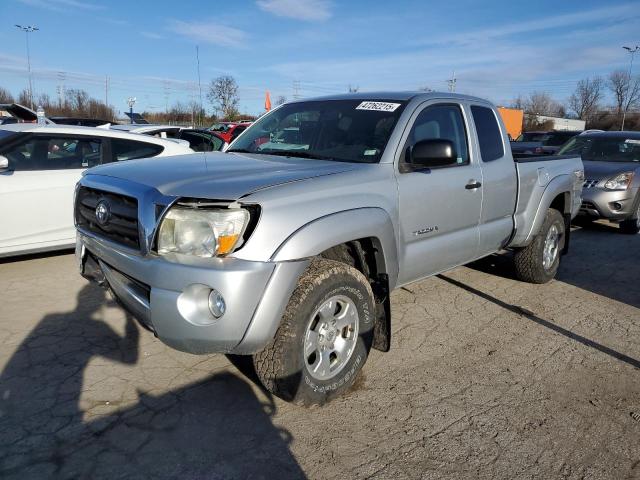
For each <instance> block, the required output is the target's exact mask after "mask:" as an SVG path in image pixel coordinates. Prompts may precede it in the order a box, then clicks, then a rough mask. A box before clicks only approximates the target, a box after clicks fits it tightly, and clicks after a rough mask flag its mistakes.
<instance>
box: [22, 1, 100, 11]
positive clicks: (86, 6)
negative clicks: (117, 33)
mask: <svg viewBox="0 0 640 480" xmlns="http://www.w3.org/2000/svg"><path fill="white" fill-rule="evenodd" d="M19 1H20V2H21V3H24V4H25V5H29V6H30V7H39V8H45V9H47V10H53V11H58V12H60V11H66V10H69V9H78V10H93V11H95V10H104V9H105V7H104V6H103V5H96V4H95V3H91V2H84V1H81V0H19Z"/></svg>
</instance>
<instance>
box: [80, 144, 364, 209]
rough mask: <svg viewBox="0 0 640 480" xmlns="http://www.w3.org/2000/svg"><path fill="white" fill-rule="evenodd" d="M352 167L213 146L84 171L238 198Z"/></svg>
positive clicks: (179, 192) (175, 192)
mask: <svg viewBox="0 0 640 480" xmlns="http://www.w3.org/2000/svg"><path fill="white" fill-rule="evenodd" d="M356 168H358V164H355V163H346V162H334V161H327V160H313V159H306V158H288V157H280V156H275V155H260V154H257V155H256V154H240V153H222V152H211V153H197V154H193V155H179V156H170V157H156V158H146V159H141V160H130V161H126V162H120V163H109V164H107V165H102V166H99V167H95V168H92V169H90V170H87V171H86V172H85V174H86V175H103V176H108V177H115V178H121V179H124V180H128V181H132V182H136V183H139V184H142V185H147V186H150V187H153V188H155V189H156V190H158V191H159V192H160V193H162V194H163V195H168V196H175V197H192V198H208V199H215V200H237V199H239V198H241V197H243V196H245V195H248V194H250V193H252V192H255V191H257V190H260V189H263V188H268V187H272V186H275V185H280V184H283V183H289V182H296V181H300V180H304V179H308V178H313V177H319V176H323V175H333V174H336V173H341V172H347V171H350V170H354V169H356Z"/></svg>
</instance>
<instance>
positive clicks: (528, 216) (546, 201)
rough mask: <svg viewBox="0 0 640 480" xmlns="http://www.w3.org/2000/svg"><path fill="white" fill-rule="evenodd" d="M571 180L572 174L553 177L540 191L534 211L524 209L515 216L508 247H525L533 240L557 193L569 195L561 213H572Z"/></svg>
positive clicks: (533, 199)
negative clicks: (514, 229) (513, 231)
mask: <svg viewBox="0 0 640 480" xmlns="http://www.w3.org/2000/svg"><path fill="white" fill-rule="evenodd" d="M573 180H574V179H573V176H572V175H559V176H557V177H555V178H554V179H553V180H552V181H551V182H549V184H548V185H547V186H546V187H545V189H544V191H543V192H542V195H541V196H540V200H539V201H538V202H537V203H538V207H537V208H536V209H535V211H534V210H532V209H525V211H524V212H523V213H522V215H520V216H519V217H516V234H515V235H514V237H513V239H512V240H511V242H510V243H509V246H510V247H526V246H527V245H529V244H530V243H531V242H532V241H533V238H534V237H535V236H536V235H537V234H538V232H539V231H540V228H541V227H542V223H543V222H544V218H545V215H546V213H547V210H548V209H549V207H550V206H551V204H552V203H553V200H554V199H555V198H556V197H557V196H558V195H562V194H566V195H568V196H569V199H568V201H566V200H565V201H564V208H563V211H562V214H563V215H573V202H574V198H573ZM531 201H535V198H532V199H531ZM533 212H535V213H533Z"/></svg>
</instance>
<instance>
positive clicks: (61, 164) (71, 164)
mask: <svg viewBox="0 0 640 480" xmlns="http://www.w3.org/2000/svg"><path fill="white" fill-rule="evenodd" d="M189 153H193V150H192V149H191V148H189V146H188V145H187V144H186V142H183V141H175V140H169V139H162V138H156V137H151V136H147V135H138V134H134V133H127V132H118V131H115V130H110V129H101V128H92V127H75V126H65V125H37V124H28V123H18V124H11V125H0V226H1V227H0V257H6V256H10V255H16V254H23V253H31V252H39V251H45V250H56V249H60V248H66V247H70V246H73V245H74V244H75V228H74V224H73V193H74V188H75V184H76V183H77V182H78V180H80V177H81V175H82V172H83V171H84V170H85V169H87V168H90V167H93V166H96V165H101V164H104V163H109V162H119V161H123V160H133V159H136V158H146V157H156V156H168V155H184V154H189Z"/></svg>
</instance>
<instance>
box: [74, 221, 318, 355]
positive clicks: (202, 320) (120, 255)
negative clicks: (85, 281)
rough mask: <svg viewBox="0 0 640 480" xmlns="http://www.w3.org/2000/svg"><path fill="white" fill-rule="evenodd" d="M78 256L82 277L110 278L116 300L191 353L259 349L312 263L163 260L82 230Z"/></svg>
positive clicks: (107, 281)
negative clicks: (215, 301) (219, 301)
mask: <svg viewBox="0 0 640 480" xmlns="http://www.w3.org/2000/svg"><path fill="white" fill-rule="evenodd" d="M76 255H77V257H78V262H79V266H80V271H81V273H82V274H83V276H85V277H87V278H89V279H91V280H95V281H99V282H100V283H103V284H104V285H105V286H107V285H108V286H109V287H110V289H111V291H112V292H113V294H114V295H115V296H116V298H117V300H118V301H119V303H121V304H122V306H123V307H124V308H125V309H126V310H127V311H128V312H129V313H130V314H131V315H133V316H134V317H135V318H136V319H138V320H139V321H140V323H141V324H143V325H144V326H145V327H146V328H148V329H150V330H152V331H153V332H154V333H155V334H156V335H157V336H158V338H159V339H160V340H162V341H163V342H164V343H166V344H167V345H169V346H170V347H172V348H175V349H177V350H181V351H184V352H189V353H196V354H204V353H238V354H250V353H255V352H257V351H260V350H261V349H262V348H263V347H264V346H265V345H266V344H267V343H268V342H269V340H271V339H272V338H273V336H274V334H275V332H276V330H277V328H278V325H279V324H280V319H281V317H282V314H283V312H284V309H285V307H286V305H287V302H288V300H289V297H290V296H291V293H292V292H293V290H294V288H295V286H296V284H297V281H298V278H299V277H300V275H301V274H302V272H303V271H304V270H305V268H306V267H307V265H308V263H309V262H308V261H307V260H302V261H296V262H252V261H246V260H240V259H235V258H220V259H200V258H191V257H182V258H179V259H178V258H173V259H170V260H168V259H165V258H163V257H160V256H157V255H146V256H142V255H140V254H139V253H138V252H134V251H129V250H125V249H123V248H122V247H119V246H116V245H114V244H112V243H111V242H109V241H106V240H103V239H100V238H97V237H93V236H89V235H87V234H84V233H81V232H79V233H78V237H77V244H76ZM212 291H215V292H218V293H219V294H220V295H221V297H222V298H223V301H224V314H223V315H221V316H220V317H219V318H216V316H215V315H214V314H213V311H214V310H212V309H211V307H210V305H209V296H210V293H211V292H212ZM217 313H219V312H217Z"/></svg>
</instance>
